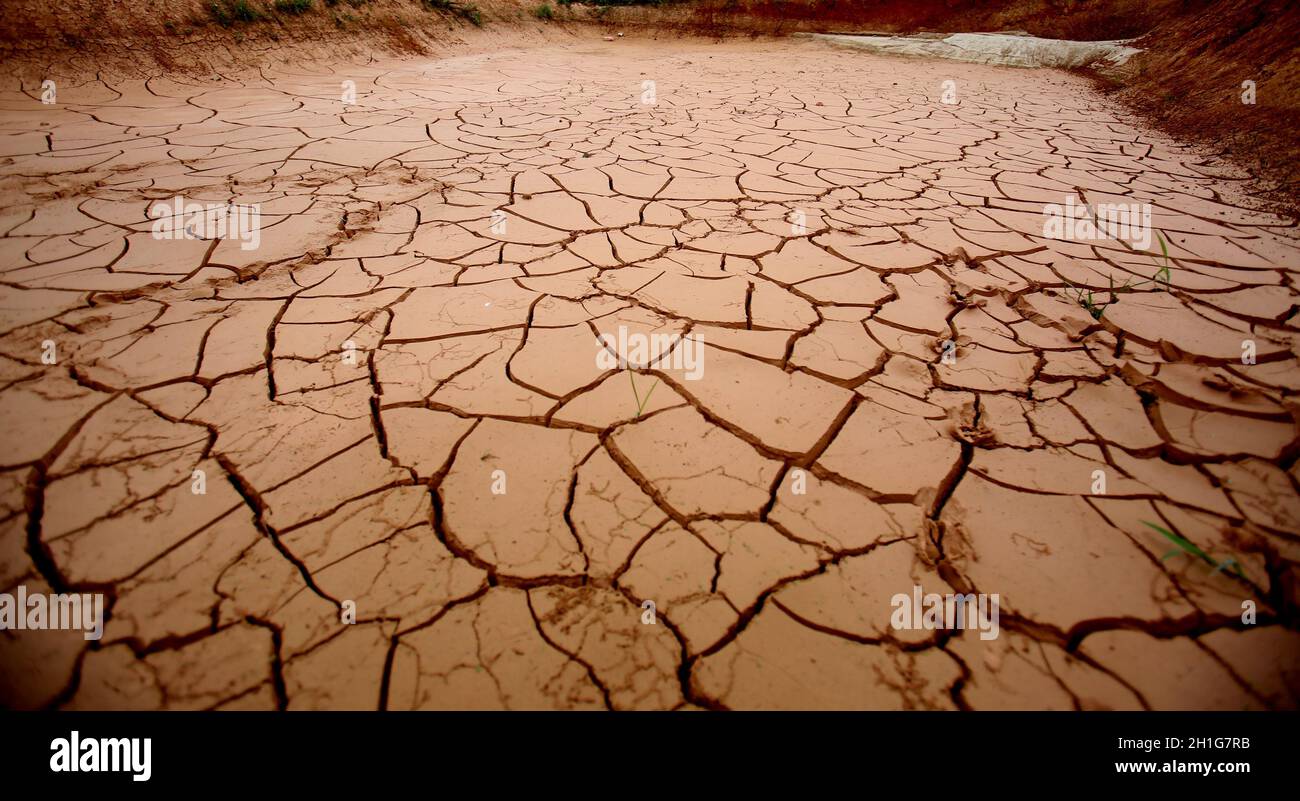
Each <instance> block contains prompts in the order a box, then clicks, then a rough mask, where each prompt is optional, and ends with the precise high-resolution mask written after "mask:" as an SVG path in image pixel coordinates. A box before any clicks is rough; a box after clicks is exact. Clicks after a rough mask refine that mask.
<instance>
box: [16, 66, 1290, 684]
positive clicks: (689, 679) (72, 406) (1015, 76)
mask: <svg viewBox="0 0 1300 801" xmlns="http://www.w3.org/2000/svg"><path fill="white" fill-rule="evenodd" d="M948 79H954V80H957V81H958V87H959V91H960V102H959V103H958V104H956V105H943V104H940V103H939V102H938V97H939V92H940V89H939V87H940V84H941V82H942V81H944V80H948ZM344 80H352V81H355V83H356V87H357V104H356V105H355V106H351V107H346V108H345V107H344V106H342V104H341V103H340V100H339V87H340V82H341V81H344ZM645 80H654V81H655V82H656V94H657V103H656V104H655V105H647V104H644V103H642V102H641V98H642V93H643V89H644V87H643V84H642V82H643V81H645ZM24 88H25V93H20V92H18V91H15V90H14V87H10V88H9V90H8V91H5V92H3V93H2V94H0V128H2V130H0V148H3V150H2V151H0V156H2V157H3V162H0V165H2V166H0V188H2V194H0V197H3V200H4V204H3V208H2V209H0V233H2V234H3V236H2V237H0V253H2V254H3V259H2V260H0V264H2V265H3V280H2V281H0V309H2V310H3V311H2V312H0V315H2V319H3V326H2V329H3V330H2V331H0V364H2V365H3V384H0V410H2V411H0V425H3V440H2V441H3V443H4V448H3V455H2V456H0V458H2V459H3V465H2V468H3V472H0V492H2V493H3V496H2V497H3V506H4V509H3V523H2V528H0V585H2V586H3V588H4V589H5V591H12V588H14V587H16V586H18V585H20V584H21V585H25V586H26V587H27V589H28V591H29V592H33V593H34V592H67V591H80V592H102V593H104V594H105V595H106V597H107V605H108V608H109V619H108V621H107V623H106V625H105V630H104V636H103V639H102V640H100V641H99V642H97V643H88V642H86V641H84V640H83V638H82V636H81V632H77V631H74V632H52V631H43V632H31V631H26V632H12V631H10V632H4V633H3V635H0V693H2V696H0V703H3V705H5V706H12V707H58V708H72V709H83V708H91V709H102V708H157V707H169V708H191V709H192V708H202V709H207V708H221V709H236V708H289V709H300V708H301V709H306V708H360V709H374V708H377V707H379V708H389V709H412V708H416V709H426V708H498V707H505V708H616V709H648V708H657V709H662V708H682V707H706V708H739V709H745V708H788V707H794V708H872V709H887V708H912V709H916V708H952V707H962V708H976V709H984V708H992V709H998V708H1065V709H1070V708H1117V709H1128V708H1159V709H1163V708H1224V709H1241V708H1250V709H1255V708H1293V707H1295V706H1296V704H1297V694H1298V693H1300V677H1298V676H1297V672H1298V671H1300V635H1298V634H1297V632H1296V626H1297V618H1296V612H1295V609H1296V599H1297V584H1296V567H1295V565H1296V562H1297V561H1298V560H1300V534H1298V533H1297V532H1300V494H1298V493H1297V485H1298V483H1300V468H1298V467H1297V466H1296V453H1297V450H1296V436H1297V431H1296V415H1297V405H1296V401H1295V393H1296V392H1297V390H1300V372H1298V371H1297V370H1296V353H1297V345H1300V329H1298V328H1297V325H1296V321H1295V319H1294V318H1293V315H1294V314H1295V311H1296V307H1297V304H1298V303H1300V293H1298V292H1297V290H1296V287H1295V281H1296V277H1297V273H1298V272H1300V239H1298V238H1297V235H1296V230H1295V228H1294V227H1293V225H1292V222H1291V221H1290V220H1287V219H1283V218H1279V217H1276V216H1272V215H1270V214H1268V213H1264V212H1260V211H1255V210H1250V209H1248V208H1245V207H1243V206H1242V205H1241V204H1240V203H1239V202H1236V201H1234V200H1232V198H1234V197H1239V196H1240V189H1241V187H1242V186H1243V185H1244V184H1243V181H1242V178H1243V176H1240V175H1234V174H1229V173H1228V172H1226V171H1225V170H1224V169H1223V168H1221V167H1211V166H1208V165H1206V164H1203V163H1202V162H1201V159H1200V158H1199V157H1198V156H1197V155H1196V154H1194V153H1192V152H1190V151H1188V150H1185V149H1182V148H1180V147H1178V146H1177V145H1175V144H1173V143H1169V142H1167V141H1164V140H1161V139H1159V138H1158V137H1156V136H1154V135H1152V134H1150V133H1148V132H1146V131H1144V130H1143V129H1140V128H1136V127H1134V126H1133V125H1132V124H1131V123H1129V122H1125V121H1123V120H1121V119H1120V118H1119V117H1118V116H1117V114H1116V113H1115V112H1114V111H1113V110H1112V109H1110V108H1108V107H1107V106H1106V105H1104V103H1103V102H1102V101H1101V100H1099V99H1098V98H1097V97H1096V96H1095V95H1093V94H1092V93H1091V92H1090V91H1089V90H1088V89H1087V88H1086V85H1085V83H1084V82H1083V81H1082V80H1080V79H1076V78H1074V77H1072V76H1068V75H1065V74H1061V73H1054V72H1046V71H1043V72H1031V71H1021V70H1012V69H1002V68H994V67H985V66H977V65H960V66H954V65H952V64H946V63H928V62H923V61H912V60H891V59H885V58H879V57H873V56H868V55H864V54H861V53H856V52H844V51H839V50H834V49H831V48H829V47H827V46H823V45H819V44H814V43H801V44H797V45H796V44H792V43H779V44H763V45H740V44H728V45H723V46H702V45H686V44H668V43H655V44H653V45H651V44H643V43H634V42H631V41H628V42H619V43H617V44H610V45H604V44H602V43H599V42H597V43H594V44H587V45H581V46H577V47H571V48H567V49H563V48H555V49H551V50H548V51H532V52H527V53H520V52H508V53H499V54H495V55H490V56H476V57H467V58H457V59H449V60H445V61H433V62H430V61H425V60H408V61H391V62H384V63H375V64H371V65H368V66H363V67H362V66H351V65H344V66H339V67H337V68H336V69H335V71H333V72H330V71H328V70H327V69H326V68H324V67H317V68H313V69H307V68H295V69H288V68H283V69H278V70H270V69H268V70H265V71H264V72H263V74H260V75H259V74H250V75H245V76H242V77H227V78H224V79H221V80H214V81H199V80H189V81H179V80H172V79H167V78H162V77H159V78H155V79H153V80H150V81H149V82H147V83H140V82H135V83H125V84H117V83H114V84H111V85H110V84H106V83H103V82H98V81H90V82H86V83H82V84H78V85H71V84H68V85H60V86H59V95H58V98H59V102H58V104H57V105H53V106H48V105H42V104H41V103H40V102H39V94H40V88H39V87H32V86H27V87H24ZM1069 194H1076V195H1078V196H1079V197H1081V198H1082V199H1085V200H1087V201H1088V202H1090V203H1100V202H1134V201H1136V202H1143V203H1150V204H1152V208H1153V214H1152V222H1153V226H1154V227H1155V229H1156V230H1157V231H1159V232H1161V234H1162V236H1163V238H1164V239H1165V240H1166V241H1167V242H1168V247H1169V256H1170V266H1171V268H1172V269H1171V270H1170V286H1169V288H1168V289H1167V290H1166V289H1164V288H1156V289H1152V288H1150V287H1148V288H1146V289H1143V290H1141V291H1135V292H1130V293H1125V294H1121V295H1120V296H1119V300H1118V302H1117V303H1114V304H1112V305H1110V306H1108V307H1107V308H1106V309H1105V313H1104V315H1103V316H1102V318H1101V319H1100V320H1097V319H1094V318H1093V317H1092V316H1090V315H1089V313H1088V311H1087V310H1085V309H1084V308H1082V307H1080V305H1079V304H1077V303H1075V302H1074V300H1073V299H1072V297H1071V295H1070V294H1069V291H1068V290H1069V289H1070V285H1074V286H1078V287H1090V288H1092V289H1094V290H1098V291H1104V290H1105V289H1106V288H1107V287H1108V285H1109V283H1110V281H1111V280H1112V279H1113V280H1114V282H1115V283H1116V284H1123V283H1124V282H1125V281H1130V280H1131V281H1134V282H1138V281H1141V280H1143V279H1145V278H1147V277H1149V276H1150V275H1151V273H1152V272H1153V269H1154V268H1153V266H1152V265H1153V261H1152V258H1151V256H1149V255H1147V254H1142V253H1134V252H1133V251H1132V249H1131V248H1129V247H1127V246H1126V245H1124V244H1122V243H1120V242H1117V241H1114V240H1109V241H1104V242H1071V241H1063V240H1054V239H1048V238H1045V237H1044V236H1042V209H1043V205H1044V204H1046V203H1058V204H1059V203H1062V202H1064V197H1065V196H1066V195H1069ZM174 196H183V197H185V198H187V199H189V200H191V201H195V202H204V203H225V202H228V201H233V202H236V203H260V204H261V212H262V230H261V243H260V247H258V248H257V249H255V250H244V249H242V248H241V247H240V243H239V242H237V241H233V240H225V241H204V240H195V239H179V240H166V239H155V238H154V237H153V236H152V235H151V233H150V231H151V225H152V220H151V219H150V218H149V216H148V209H149V208H150V207H151V206H152V205H153V204H154V203H156V202H159V201H169V200H170V199H171V198H172V197H174ZM498 210H499V211H500V212H504V216H502V215H501V214H500V213H498V214H497V215H496V216H495V217H494V215H493V212H494V211H498ZM795 212H799V213H802V214H803V216H804V219H805V221H806V222H805V225H806V230H801V231H800V230H796V229H794V228H792V225H791V222H790V219H791V215H792V214H794V213H795ZM502 221H504V224H503V225H500V224H498V223H501V222H502ZM620 327H624V328H626V329H627V330H628V331H631V332H633V333H660V334H674V335H676V334H688V333H689V334H693V335H697V336H698V337H700V338H701V339H702V340H703V342H704V345H703V365H704V370H703V375H702V377H700V379H699V380H690V379H689V377H688V376H686V375H685V373H686V371H685V370H682V369H675V368H672V367H668V366H665V365H662V364H656V365H650V366H648V367H642V368H639V369H636V370H634V371H632V373H633V374H632V375H623V373H625V372H628V371H627V370H622V369H618V368H615V369H604V368H602V367H601V366H600V365H599V362H598V361H597V359H596V356H597V352H598V350H599V348H600V345H599V344H598V340H597V337H598V336H599V335H601V334H610V335H616V334H617V332H618V330H619V328H620ZM945 340H953V341H955V343H956V348H955V360H954V362H953V363H945V361H944V360H943V359H942V357H941V354H942V353H943V350H944V342H945ZM1245 340H1251V341H1253V342H1254V343H1255V347H1256V351H1257V362H1256V363H1255V364H1250V365H1246V364H1243V363H1242V360H1241V354H1242V342H1243V341H1245ZM47 341H52V342H53V343H55V346H56V350H57V362H56V363H55V364H53V365H49V364H45V363H43V362H42V352H43V345H44V343H46V342H47ZM346 343H351V345H348V344H346ZM350 356H351V357H354V358H350ZM353 362H354V363H353ZM651 387H654V389H653V392H652V394H650V395H649V397H647V392H648V391H649V390H650V388H651ZM634 392H635V395H634ZM639 404H642V405H643V406H644V408H643V409H642V410H641V412H640V414H639V416H638V413H637V411H638V408H637V407H638V405H639ZM196 470H201V471H203V475H204V476H206V492H204V493H203V494H196V493H195V492H194V489H193V481H194V478H193V477H194V475H195V471H196ZM1098 470H1101V471H1103V473H1104V475H1105V478H1106V491H1105V493H1104V494H1097V493H1094V491H1093V488H1094V486H1095V485H1094V482H1095V477H1096V471H1098ZM497 471H501V472H500V473H497ZM497 476H501V477H503V480H504V482H505V484H504V489H505V492H504V494H495V493H494V492H493V490H494V487H495V486H496V485H495V482H496V480H497V478H496V477H497ZM796 484H802V486H801V489H804V492H802V493H798V492H796V491H795V489H794V488H795V486H796ZM1148 522H1149V523H1156V524H1158V525H1161V526H1163V527H1166V528H1168V529H1170V530H1172V531H1174V532H1177V533H1178V534H1179V535H1181V536H1182V537H1184V538H1186V539H1187V540H1189V541H1190V542H1192V543H1195V544H1196V545H1197V546H1198V547H1199V548H1202V549H1204V551H1206V552H1208V553H1210V554H1213V555H1214V557H1215V558H1216V559H1224V558H1228V557H1229V556H1231V557H1232V558H1234V559H1236V561H1237V564H1238V565H1239V566H1240V573H1241V577H1237V576H1235V575H1232V572H1233V571H1229V570H1218V571H1215V570H1213V569H1212V568H1211V567H1210V566H1209V565H1207V564H1206V563H1205V562H1203V561H1200V560H1197V559H1195V558H1193V557H1190V556H1188V555H1186V554H1182V553H1178V554H1174V555H1172V556H1170V555H1168V553H1167V552H1168V551H1169V541H1168V540H1166V539H1164V538H1162V537H1161V536H1160V535H1159V534H1157V533H1156V532H1155V531H1154V530H1153V529H1151V528H1150V527H1149V526H1148V525H1146V523H1148ZM915 585H920V586H922V587H923V588H924V589H925V591H926V592H938V593H951V592H977V593H997V594H999V596H1000V598H1001V604H1002V607H1001V621H1000V622H1001V635H1000V637H999V638H998V639H996V640H992V641H984V640H981V639H980V638H979V637H978V636H977V633H976V632H974V631H966V632H964V633H962V632H946V631H926V630H920V631H912V630H896V629H894V628H892V627H891V625H890V614H891V606H890V598H891V597H892V596H893V595H895V594H896V593H910V592H911V590H912V588H913V586H915ZM647 600H651V601H653V602H654V603H655V605H656V612H657V623H656V624H655V625H647V624H644V623H643V622H642V608H641V605H642V602H643V601H647ZM1244 601H1251V602H1253V603H1254V604H1255V605H1256V606H1257V609H1258V619H1257V621H1256V622H1255V623H1254V624H1250V625H1247V624H1244V623H1243V622H1242V620H1241V616H1242V605H1243V602H1244ZM349 602H350V603H352V604H355V622H354V623H350V624H344V623H342V622H341V617H342V614H343V612H344V609H345V606H347V605H348V603H349Z"/></svg>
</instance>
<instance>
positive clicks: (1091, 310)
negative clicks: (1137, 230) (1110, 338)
mask: <svg viewBox="0 0 1300 801" xmlns="http://www.w3.org/2000/svg"><path fill="white" fill-rule="evenodd" d="M1156 241H1158V242H1159V243H1160V252H1161V254H1163V258H1164V262H1163V264H1162V263H1161V262H1159V261H1155V256H1154V255H1152V254H1150V253H1148V254H1147V255H1148V256H1151V260H1152V261H1155V264H1156V273H1155V275H1153V276H1151V277H1150V278H1149V279H1147V280H1146V281H1142V282H1141V283H1138V284H1135V283H1133V282H1132V280H1131V279H1130V280H1128V281H1125V282H1124V283H1123V284H1121V285H1119V286H1115V278H1114V277H1113V276H1110V277H1109V278H1108V279H1107V280H1108V281H1109V282H1110V300H1108V301H1106V302H1105V303H1102V302H1100V301H1098V300H1097V299H1096V297H1095V296H1094V295H1093V293H1092V290H1091V289H1086V288H1084V287H1079V286H1075V285H1074V284H1073V283H1071V282H1070V279H1068V278H1065V279H1063V280H1064V281H1065V283H1067V284H1069V285H1070V290H1067V291H1066V294H1067V295H1068V294H1070V291H1071V290H1072V291H1073V295H1074V302H1075V303H1077V304H1079V305H1080V306H1082V307H1083V308H1084V309H1086V310H1087V311H1088V314H1090V315H1092V319H1094V320H1100V319H1101V316H1102V315H1103V314H1105V313H1106V307H1108V306H1110V305H1111V304H1112V303H1119V293H1124V292H1132V291H1134V290H1137V289H1141V288H1142V287H1144V286H1146V285H1147V284H1155V285H1157V287H1158V286H1159V285H1160V284H1164V287H1165V291H1166V292H1168V291H1169V282H1170V278H1171V277H1172V275H1173V273H1172V271H1171V270H1170V269H1169V246H1168V245H1167V244H1165V238H1164V237H1163V236H1161V235H1160V232H1159V231H1157V232H1156Z"/></svg>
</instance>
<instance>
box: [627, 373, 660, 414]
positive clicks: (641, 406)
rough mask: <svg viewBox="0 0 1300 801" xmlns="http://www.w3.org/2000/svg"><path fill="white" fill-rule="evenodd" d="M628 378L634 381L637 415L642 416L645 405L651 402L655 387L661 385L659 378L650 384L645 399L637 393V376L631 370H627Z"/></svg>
mask: <svg viewBox="0 0 1300 801" xmlns="http://www.w3.org/2000/svg"><path fill="white" fill-rule="evenodd" d="M627 380H628V381H630V382H631V383H632V397H633V398H636V416H637V417H640V416H641V412H643V411H645V405H646V404H647V403H649V402H650V396H651V395H653V394H654V391H655V387H657V386H659V379H657V378H656V379H655V382H654V383H653V384H651V385H650V391H649V392H647V393H646V394H645V399H644V400H642V398H641V396H640V395H638V394H637V391H636V377H635V375H634V373H633V372H632V371H631V370H628V371H627Z"/></svg>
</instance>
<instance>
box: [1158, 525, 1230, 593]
mask: <svg viewBox="0 0 1300 801" xmlns="http://www.w3.org/2000/svg"><path fill="white" fill-rule="evenodd" d="M1142 525H1144V526H1148V527H1150V528H1152V529H1154V530H1155V531H1156V532H1158V533H1159V534H1160V535H1161V536H1163V537H1164V538H1165V539H1167V540H1169V541H1170V542H1172V543H1173V544H1174V545H1175V546H1177V547H1175V548H1174V549H1173V550H1172V551H1169V552H1168V553H1166V554H1165V555H1164V556H1162V557H1160V561H1162V562H1163V561H1165V560H1166V559H1168V558H1169V557H1171V556H1177V555H1178V554H1180V553H1185V554H1187V555H1188V556H1192V557H1195V558H1197V559H1200V560H1201V561H1202V562H1205V563H1206V564H1207V565H1210V566H1211V567H1213V568H1214V572H1215V573H1218V572H1219V571H1220V570H1223V571H1226V572H1228V573H1230V574H1231V575H1233V576H1235V577H1236V578H1239V579H1243V580H1245V578H1246V574H1245V573H1242V572H1241V563H1240V562H1238V561H1237V560H1236V559H1234V558H1228V559H1224V560H1223V561H1219V560H1218V559H1215V558H1214V557H1213V556H1210V555H1209V554H1208V553H1206V552H1205V551H1204V550H1203V549H1202V548H1201V547H1200V546H1199V545H1197V544H1196V543H1194V542H1192V541H1190V540H1188V539H1185V538H1183V537H1180V536H1178V535H1177V534H1175V533H1174V532H1172V531H1170V530H1169V529H1167V528H1165V527H1164V526H1158V525H1156V524H1155V523H1152V522H1150V521H1147V520H1143V521H1142Z"/></svg>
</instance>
